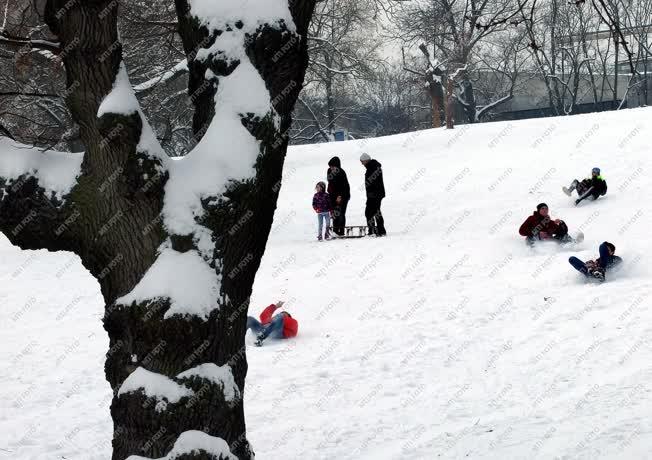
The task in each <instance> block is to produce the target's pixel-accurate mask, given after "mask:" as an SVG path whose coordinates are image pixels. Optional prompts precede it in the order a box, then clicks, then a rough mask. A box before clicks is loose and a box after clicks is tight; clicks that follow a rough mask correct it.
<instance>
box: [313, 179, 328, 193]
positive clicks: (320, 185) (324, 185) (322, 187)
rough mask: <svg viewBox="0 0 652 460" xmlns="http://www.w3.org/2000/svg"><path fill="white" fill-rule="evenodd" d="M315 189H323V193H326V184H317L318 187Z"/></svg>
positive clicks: (320, 182) (321, 182)
mask: <svg viewBox="0 0 652 460" xmlns="http://www.w3.org/2000/svg"><path fill="white" fill-rule="evenodd" d="M315 187H321V189H322V191H324V192H325V191H326V184H325V183H324V182H323V181H319V182H317V185H316V186H315Z"/></svg>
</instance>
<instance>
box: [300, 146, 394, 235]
mask: <svg viewBox="0 0 652 460" xmlns="http://www.w3.org/2000/svg"><path fill="white" fill-rule="evenodd" d="M360 163H361V164H362V166H364V168H365V182H364V183H365V191H366V194H367V203H366V206H365V212H364V214H365V218H366V220H367V235H369V236H385V235H387V231H386V230H385V220H384V219H383V214H382V212H381V210H380V206H381V203H382V200H383V198H385V183H384V181H383V169H382V165H381V164H380V163H379V162H378V161H377V160H374V159H372V158H371V157H370V156H369V154H367V153H363V154H362V155H360ZM326 178H327V181H328V185H326V183H324V182H323V181H319V182H317V185H316V186H315V192H316V193H315V194H314V196H313V198H312V207H313V209H314V210H315V212H316V213H317V240H319V241H322V240H323V239H326V240H329V239H331V238H337V237H338V236H344V232H345V227H346V210H347V207H348V205H349V201H350V200H351V186H350V185H349V179H348V177H347V175H346V171H344V169H342V163H341V161H340V159H339V157H333V158H331V159H330V160H329V162H328V170H327V171H326ZM331 217H332V221H333V227H332V228H333V233H334V235H333V234H331V233H330V230H329V228H330V226H331ZM322 235H323V236H322Z"/></svg>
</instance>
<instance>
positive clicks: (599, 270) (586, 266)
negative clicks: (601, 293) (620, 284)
mask: <svg viewBox="0 0 652 460" xmlns="http://www.w3.org/2000/svg"><path fill="white" fill-rule="evenodd" d="M599 251H600V257H598V258H597V259H595V260H587V261H586V262H582V261H581V260H580V259H578V258H577V257H575V256H573V257H571V258H570V259H568V263H570V264H571V265H572V266H573V268H575V270H577V271H578V272H580V273H582V274H584V275H585V276H587V277H589V276H592V277H594V278H596V279H598V280H600V281H604V280H605V273H606V271H607V269H610V268H613V267H615V266H617V265H619V264H620V263H621V262H622V261H623V260H622V259H621V258H620V257H618V256H616V255H614V254H615V252H616V246H614V245H613V244H611V243H609V242H608V241H605V242H604V243H602V244H601V245H600V248H599Z"/></svg>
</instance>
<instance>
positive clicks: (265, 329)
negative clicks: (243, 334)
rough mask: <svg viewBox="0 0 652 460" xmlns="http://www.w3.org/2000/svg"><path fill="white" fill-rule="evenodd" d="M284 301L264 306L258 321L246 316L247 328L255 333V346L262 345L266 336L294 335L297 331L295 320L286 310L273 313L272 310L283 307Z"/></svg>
mask: <svg viewBox="0 0 652 460" xmlns="http://www.w3.org/2000/svg"><path fill="white" fill-rule="evenodd" d="M284 303H285V302H283V301H282V300H280V301H278V302H276V304H271V305H270V306H269V307H267V308H265V309H264V310H263V311H262V312H261V314H260V321H258V320H257V319H256V318H254V317H252V316H247V329H251V332H253V333H254V334H255V335H256V346H257V347H260V346H262V344H263V341H264V340H265V339H266V338H268V337H271V338H273V339H287V338H290V337H296V335H297V333H298V332H299V323H298V322H297V320H296V319H294V318H292V316H290V314H289V313H288V312H286V311H282V312H280V313H279V314H278V315H274V312H275V311H276V310H278V309H279V308H281V307H283V304H284Z"/></svg>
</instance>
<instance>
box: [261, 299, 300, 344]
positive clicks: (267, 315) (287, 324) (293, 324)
mask: <svg viewBox="0 0 652 460" xmlns="http://www.w3.org/2000/svg"><path fill="white" fill-rule="evenodd" d="M277 308H278V307H277V306H276V305H274V304H272V305H270V306H269V307H267V308H265V309H264V310H263V312H262V313H261V314H260V322H261V323H263V325H265V324H269V323H271V322H272V315H274V312H275V311H276V309H277ZM280 314H281V315H283V337H284V338H286V339H287V338H288V337H296V335H297V332H299V323H298V322H297V320H296V319H294V318H292V317H291V316H290V314H289V313H288V312H285V311H284V312H282V313H280Z"/></svg>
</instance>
